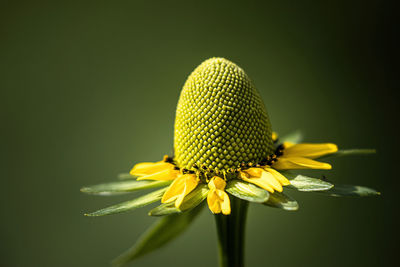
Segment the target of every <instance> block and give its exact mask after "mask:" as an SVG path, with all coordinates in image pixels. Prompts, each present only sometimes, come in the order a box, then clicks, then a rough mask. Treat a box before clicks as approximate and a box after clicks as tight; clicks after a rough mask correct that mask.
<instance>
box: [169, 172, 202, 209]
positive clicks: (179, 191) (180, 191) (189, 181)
mask: <svg viewBox="0 0 400 267" xmlns="http://www.w3.org/2000/svg"><path fill="white" fill-rule="evenodd" d="M198 183H199V179H198V178H197V176H196V175H194V174H184V175H181V176H179V177H178V178H176V179H175V180H174V181H173V182H172V184H171V185H170V186H169V187H168V189H167V191H165V193H164V195H163V197H162V199H161V202H162V203H166V202H169V201H174V200H175V207H177V208H179V207H180V205H181V204H182V201H183V199H184V198H185V196H186V195H187V194H189V193H190V192H192V191H193V189H195V188H196V186H197V185H198Z"/></svg>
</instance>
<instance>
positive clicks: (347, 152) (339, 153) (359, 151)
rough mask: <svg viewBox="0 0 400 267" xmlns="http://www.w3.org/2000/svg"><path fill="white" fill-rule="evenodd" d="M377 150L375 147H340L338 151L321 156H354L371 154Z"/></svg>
mask: <svg viewBox="0 0 400 267" xmlns="http://www.w3.org/2000/svg"><path fill="white" fill-rule="evenodd" d="M375 153H376V150H375V149H369V148H368V149H367V148H366V149H357V148H355V149H340V150H338V151H337V152H336V153H333V154H329V155H325V156H322V157H320V159H322V158H335V157H343V156H352V155H370V154H375Z"/></svg>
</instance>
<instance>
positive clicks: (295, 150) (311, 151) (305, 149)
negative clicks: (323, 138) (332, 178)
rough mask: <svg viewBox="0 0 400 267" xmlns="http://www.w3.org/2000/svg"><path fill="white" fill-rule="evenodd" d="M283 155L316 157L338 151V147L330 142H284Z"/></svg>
mask: <svg viewBox="0 0 400 267" xmlns="http://www.w3.org/2000/svg"><path fill="white" fill-rule="evenodd" d="M284 147H285V149H284V150H283V157H305V158H310V159H316V158H319V157H322V156H325V155H327V154H332V153H335V152H337V151H338V147H337V145H335V144H332V143H323V144H290V143H284Z"/></svg>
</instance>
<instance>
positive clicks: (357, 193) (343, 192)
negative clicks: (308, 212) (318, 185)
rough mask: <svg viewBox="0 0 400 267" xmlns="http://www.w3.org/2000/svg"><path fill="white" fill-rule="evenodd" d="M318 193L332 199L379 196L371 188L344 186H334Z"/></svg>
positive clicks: (378, 193)
mask: <svg viewBox="0 0 400 267" xmlns="http://www.w3.org/2000/svg"><path fill="white" fill-rule="evenodd" d="M318 193H321V194H324V195H328V196H332V197H369V196H378V195H380V194H381V193H380V192H378V191H376V190H375V189H372V188H368V187H365V186H359V185H346V184H335V186H334V187H333V188H332V189H330V190H327V191H320V192H318Z"/></svg>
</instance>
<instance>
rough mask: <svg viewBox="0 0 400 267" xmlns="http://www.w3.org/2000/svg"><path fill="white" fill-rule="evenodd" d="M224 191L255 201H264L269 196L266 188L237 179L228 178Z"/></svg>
mask: <svg viewBox="0 0 400 267" xmlns="http://www.w3.org/2000/svg"><path fill="white" fill-rule="evenodd" d="M225 191H226V192H228V193H229V194H231V195H233V196H235V197H237V198H240V199H243V200H247V201H250V202H256V203H264V202H266V201H267V200H268V198H269V193H268V191H267V190H264V189H261V188H259V187H258V186H255V185H253V184H251V183H247V182H244V181H240V180H237V179H232V180H230V181H229V182H228V184H227V185H226V187H225Z"/></svg>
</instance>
